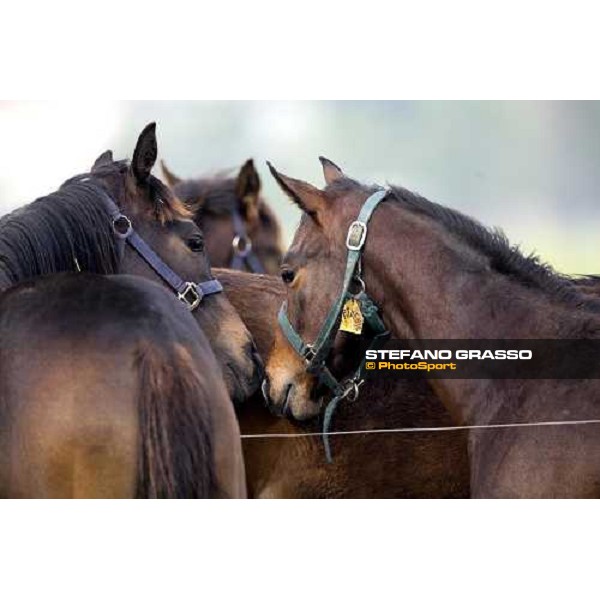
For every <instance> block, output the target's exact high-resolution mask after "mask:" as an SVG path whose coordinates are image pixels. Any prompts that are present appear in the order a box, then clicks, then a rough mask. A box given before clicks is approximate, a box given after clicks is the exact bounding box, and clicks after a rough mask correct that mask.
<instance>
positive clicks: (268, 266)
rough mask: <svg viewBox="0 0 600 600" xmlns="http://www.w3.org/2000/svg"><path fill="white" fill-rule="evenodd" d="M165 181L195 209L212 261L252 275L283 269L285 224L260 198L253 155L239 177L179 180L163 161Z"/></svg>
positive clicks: (216, 265) (224, 176) (258, 179)
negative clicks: (282, 231)
mask: <svg viewBox="0 0 600 600" xmlns="http://www.w3.org/2000/svg"><path fill="white" fill-rule="evenodd" d="M161 165H162V170H163V174H164V178H165V181H166V182H167V183H168V184H169V186H170V187H171V189H172V190H173V192H174V193H175V194H176V195H177V197H179V198H180V199H181V200H183V201H184V202H185V204H186V205H187V206H188V208H190V210H191V211H192V212H193V214H194V219H195V221H196V223H197V224H198V226H199V227H200V229H202V231H203V232H204V235H205V237H206V247H207V251H208V256H209V258H210V262H211V265H212V266H213V267H223V268H230V269H237V270H241V271H249V272H253V273H269V274H271V275H275V274H277V273H279V265H280V262H281V258H282V256H283V245H282V240H281V225H280V223H279V221H278V219H277V217H276V215H275V213H274V212H273V210H272V209H271V207H270V206H269V205H268V204H267V202H266V201H265V200H264V198H263V197H262V196H261V181H260V176H259V174H258V172H257V170H256V168H255V166H254V161H253V160H252V159H250V160H247V161H246V162H245V163H244V165H243V166H242V168H241V169H240V171H239V172H238V173H237V175H236V176H233V177H229V176H227V175H225V174H220V175H215V176H213V177H204V178H195V179H185V180H184V179H180V178H179V177H177V176H176V175H175V174H174V173H172V172H171V171H170V170H169V169H168V168H167V166H166V164H165V163H164V161H162V162H161Z"/></svg>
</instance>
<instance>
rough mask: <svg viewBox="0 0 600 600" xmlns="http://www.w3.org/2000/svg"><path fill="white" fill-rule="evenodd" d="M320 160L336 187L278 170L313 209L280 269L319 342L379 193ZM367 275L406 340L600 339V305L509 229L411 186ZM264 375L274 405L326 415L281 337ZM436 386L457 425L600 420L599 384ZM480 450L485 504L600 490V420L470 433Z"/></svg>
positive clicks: (306, 208) (476, 479)
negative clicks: (367, 206)
mask: <svg viewBox="0 0 600 600" xmlns="http://www.w3.org/2000/svg"><path fill="white" fill-rule="evenodd" d="M322 162H323V166H324V172H325V177H326V180H327V182H328V185H327V187H326V188H325V190H319V189H317V188H315V187H313V186H312V185H310V184H308V183H305V182H302V181H299V180H296V179H292V178H290V177H286V176H284V175H282V174H280V173H278V172H277V171H275V170H274V169H272V172H273V174H274V176H275V178H276V179H277V181H278V182H279V184H280V186H281V187H282V189H283V190H284V191H285V192H286V193H287V194H288V195H289V196H290V198H291V199H292V200H293V201H294V202H295V203H296V204H297V205H298V206H299V207H300V208H301V209H302V210H303V213H304V214H303V217H302V221H301V223H300V226H299V228H298V230H297V232H296V235H295V238H294V242H293V243H292V246H291V247H290V249H289V251H288V253H287V255H286V257H285V258H284V266H283V267H282V276H283V278H284V281H285V282H286V284H287V315H288V319H289V320H290V322H291V324H292V326H293V327H294V328H295V330H296V331H297V332H298V334H299V335H300V336H301V338H302V339H304V340H312V339H315V336H316V334H317V333H318V330H319V327H320V326H321V324H322V323H323V322H324V319H325V317H326V315H327V312H328V310H329V309H330V308H331V306H332V304H333V302H334V300H335V299H336V297H337V295H338V294H339V291H340V289H341V288H342V277H343V270H344V265H345V264H346V257H347V247H346V244H345V242H346V232H347V231H348V228H349V225H350V224H351V223H352V222H353V221H355V219H356V218H357V215H358V214H359V211H360V209H361V207H363V205H364V203H365V201H366V200H367V199H368V198H371V197H372V196H373V194H374V193H375V192H376V191H377V188H372V187H367V186H363V185H361V184H359V183H358V182H356V181H353V180H351V179H348V178H347V177H345V176H344V175H343V173H342V172H341V171H340V170H339V168H338V167H336V166H335V165H334V164H333V163H331V162H330V161H327V160H325V159H323V160H322ZM361 237H362V236H361ZM349 239H350V237H349ZM358 239H359V238H358V236H357V237H356V240H358ZM354 242H355V239H354V237H352V239H350V244H351V245H354ZM362 277H363V278H364V282H365V285H366V290H367V291H368V294H369V295H370V296H371V298H373V300H374V301H375V302H376V303H377V304H378V305H379V307H380V308H381V311H382V314H383V315H384V319H385V321H386V324H387V326H388V327H389V328H390V329H391V331H392V332H393V334H394V336H396V337H398V338H403V339H408V340H410V339H515V338H517V339H578V338H586V339H596V338H597V337H598V336H599V333H600V315H599V314H598V313H599V312H600V304H599V303H598V301H597V300H596V299H595V298H591V297H590V296H589V295H586V294H585V293H583V292H582V291H580V290H579V289H577V286H576V285H574V284H573V281H571V280H568V279H566V278H564V277H560V276H558V275H557V274H556V273H554V272H553V271H552V270H551V269H550V268H549V267H547V266H545V265H543V264H540V263H539V261H537V260H536V259H534V258H531V257H525V256H523V255H522V254H521V253H520V252H519V251H518V249H516V248H514V247H511V246H509V244H508V242H507V241H506V239H505V238H504V237H503V236H502V235H501V234H499V233H497V232H490V231H489V230H487V229H485V228H484V227H482V226H481V225H480V224H478V223H477V222H475V221H474V220H472V219H470V218H468V217H465V216H464V215H461V214H460V213H457V212H455V211H452V210H450V209H448V208H445V207H442V206H440V205H438V204H435V203H433V202H429V201H428V200H425V199H424V198H421V197H419V196H417V195H415V194H412V193H410V192H408V191H406V190H404V189H401V188H391V189H390V190H388V192H387V196H386V198H385V201H384V202H382V203H381V204H380V205H379V206H378V207H377V209H376V210H375V212H374V214H373V216H372V219H371V221H370V222H369V225H368V236H367V238H366V243H365V245H364V248H363V250H362ZM267 373H268V377H269V380H270V394H271V399H272V402H273V403H274V405H275V406H277V407H279V408H280V409H281V407H283V406H289V409H290V411H291V412H292V414H294V415H296V416H306V415H309V414H314V413H315V412H316V411H318V404H317V402H316V400H317V398H315V397H314V396H311V394H312V393H313V392H314V387H315V386H314V378H312V379H311V377H310V376H309V375H308V374H307V373H306V371H305V361H304V360H302V359H301V358H300V357H299V356H298V355H297V354H296V353H295V352H292V351H290V347H289V346H288V345H286V344H284V343H283V339H282V336H281V334H279V335H278V336H277V339H276V341H275V345H274V349H273V352H272V354H271V357H270V359H269V363H268V366H267ZM431 385H432V387H433V388H434V391H435V392H436V394H437V396H438V397H439V398H440V399H441V400H442V402H443V403H444V404H445V405H446V407H447V408H448V410H449V412H450V413H451V414H452V415H453V416H454V417H455V419H456V421H457V422H458V423H466V424H478V425H487V424H494V423H500V424H502V423H536V422H539V421H564V420H586V419H590V420H594V419H598V417H599V416H600V390H599V384H598V383H597V382H596V381H595V380H593V379H592V380H589V379H588V380H582V379H578V380H514V379H513V380H486V379H471V380H460V379H435V380H432V382H431ZM469 448H470V465H471V489H472V493H473V495H474V496H476V497H597V496H598V495H599V494H600V483H599V482H600V471H599V467H598V465H600V427H599V426H598V425H593V424H590V425H562V426H555V427H552V428H547V427H526V428H523V427H511V428H499V429H483V430H472V431H471V432H470V433H469ZM375 460H376V459H375Z"/></svg>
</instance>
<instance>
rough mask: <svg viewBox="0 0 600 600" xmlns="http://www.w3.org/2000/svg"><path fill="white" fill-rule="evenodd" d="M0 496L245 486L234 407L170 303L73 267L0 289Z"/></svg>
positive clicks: (230, 490)
mask: <svg viewBox="0 0 600 600" xmlns="http://www.w3.org/2000/svg"><path fill="white" fill-rule="evenodd" d="M0 496H1V497H5V498H132V497H138V498H208V497H244V496H245V481H244V466H243V460H242V455H241V446H240V442H239V428H238V426H237V421H236V418H235V415H234V411H233V407H232V404H231V401H230V400H229V396H228V394H227V390H226V388H225V385H224V383H223V379H222V375H221V371H220V368H219V366H218V365H217V363H216V360H215V358H214V355H213V353H212V350H211V348H210V345H209V344H208V341H207V340H206V338H205V336H204V335H203V333H202V331H201V330H200V328H199V327H198V325H197V323H196V322H195V320H194V319H193V318H192V316H191V315H190V313H189V311H188V310H187V309H186V308H185V307H184V306H183V304H182V303H181V302H179V301H177V300H176V299H175V297H174V296H172V295H170V294H169V293H167V292H166V291H165V290H164V288H162V287H161V286H158V285H157V284H154V283H152V282H150V281H148V280H145V279H142V278H137V277H130V276H100V275H91V274H83V273H81V274H61V275H54V276H46V277H42V278H38V279H36V280H34V281H32V282H29V283H21V284H17V285H16V286H14V287H12V288H10V289H9V290H8V291H6V292H4V293H3V294H0Z"/></svg>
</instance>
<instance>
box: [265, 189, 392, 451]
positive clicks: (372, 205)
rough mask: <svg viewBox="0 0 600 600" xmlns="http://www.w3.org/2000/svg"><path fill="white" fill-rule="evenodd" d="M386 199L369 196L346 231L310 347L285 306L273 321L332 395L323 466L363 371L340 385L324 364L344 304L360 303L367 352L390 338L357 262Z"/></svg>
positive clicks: (361, 368)
mask: <svg viewBox="0 0 600 600" xmlns="http://www.w3.org/2000/svg"><path fill="white" fill-rule="evenodd" d="M386 196H387V191H386V190H379V191H377V192H375V193H374V194H372V195H371V196H369V197H368V198H367V200H366V201H365V203H364V204H363V206H362V208H361V210H360V213H359V215H358V219H357V220H356V221H354V222H353V223H352V224H351V225H350V227H349V228H348V234H347V236H346V248H347V249H348V255H347V259H346V271H345V273H344V282H343V285H342V290H341V292H340V295H339V296H338V299H337V300H336V302H335V304H334V305H333V306H332V307H331V309H330V310H329V313H328V314H327V317H326V319H325V322H324V323H323V326H322V327H321V329H320V331H319V334H318V335H317V339H316V340H315V341H314V343H312V344H307V343H305V342H304V340H303V339H302V338H301V337H300V335H299V334H298V332H297V331H296V330H295V329H294V327H293V325H292V324H291V322H290V320H289V318H288V316H287V304H286V303H285V302H284V303H283V306H282V307H281V309H280V310H279V315H278V317H277V319H278V321H279V326H280V327H281V330H282V332H283V334H284V335H285V337H286V338H287V340H288V342H289V343H290V345H291V346H292V348H294V350H295V351H296V352H297V353H298V354H299V355H300V356H301V357H302V358H303V359H304V360H305V362H306V370H307V372H309V373H311V374H313V375H315V376H316V377H318V380H319V383H320V384H324V385H326V386H327V387H328V388H329V389H330V390H331V391H332V393H333V398H332V399H331V401H330V402H329V404H328V405H327V408H326V409H325V414H324V416H323V444H324V446H325V455H326V457H327V462H332V456H331V447H330V444H329V436H328V432H329V425H330V424H331V420H332V418H333V414H334V412H335V409H336V408H337V406H338V404H339V403H340V401H342V400H344V399H346V400H348V401H352V402H353V401H355V400H356V399H357V398H358V395H359V392H360V386H361V385H362V384H363V382H364V371H365V369H366V358H363V359H362V360H361V362H360V364H359V366H358V368H357V369H356V371H354V373H353V375H352V376H350V377H349V378H347V379H345V380H344V381H338V380H337V379H336V378H335V377H334V376H333V374H332V373H331V371H330V370H329V369H328V368H327V366H326V364H325V363H326V361H327V357H328V356H329V353H330V352H331V348H332V346H333V343H334V340H335V336H336V334H337V331H338V328H339V324H340V320H341V316H342V310H343V308H344V304H345V303H346V301H347V300H348V299H350V298H354V299H355V300H358V301H359V302H360V309H361V312H362V316H363V318H364V320H365V323H366V324H367V325H368V326H369V328H370V329H371V332H372V334H373V340H372V341H371V345H370V346H369V349H370V350H371V349H378V348H380V347H381V346H382V345H383V343H384V342H385V341H386V340H387V339H388V337H389V335H390V333H389V331H388V330H387V329H386V327H385V325H384V323H383V321H382V320H381V317H380V315H379V309H378V307H377V305H376V304H375V302H373V300H372V299H371V298H370V297H369V296H368V295H367V293H366V292H365V289H364V283H363V281H362V279H361V278H360V268H361V267H360V258H361V256H362V252H363V248H364V245H365V240H366V238H367V224H368V222H369V219H370V218H371V215H372V214H373V211H374V210H375V209H376V208H377V206H378V205H379V204H380V203H381V202H382V201H383V200H385V198H386ZM352 283H359V285H360V291H359V292H358V293H356V294H355V293H352V292H351V291H350V287H351V285H352ZM365 356H366V354H365Z"/></svg>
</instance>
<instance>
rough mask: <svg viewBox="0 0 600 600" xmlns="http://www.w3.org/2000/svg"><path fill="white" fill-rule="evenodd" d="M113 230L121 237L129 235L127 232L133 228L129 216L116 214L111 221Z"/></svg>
mask: <svg viewBox="0 0 600 600" xmlns="http://www.w3.org/2000/svg"><path fill="white" fill-rule="evenodd" d="M112 227H113V232H114V233H115V235H116V236H117V237H119V238H121V239H125V238H127V237H129V234H130V233H131V231H132V230H133V225H132V224H131V221H130V220H129V217H126V216H125V215H117V216H116V217H115V218H114V219H113V222H112Z"/></svg>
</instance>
